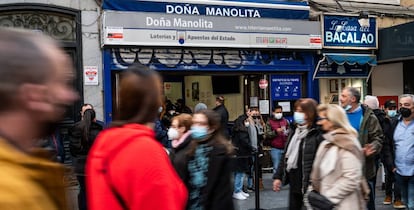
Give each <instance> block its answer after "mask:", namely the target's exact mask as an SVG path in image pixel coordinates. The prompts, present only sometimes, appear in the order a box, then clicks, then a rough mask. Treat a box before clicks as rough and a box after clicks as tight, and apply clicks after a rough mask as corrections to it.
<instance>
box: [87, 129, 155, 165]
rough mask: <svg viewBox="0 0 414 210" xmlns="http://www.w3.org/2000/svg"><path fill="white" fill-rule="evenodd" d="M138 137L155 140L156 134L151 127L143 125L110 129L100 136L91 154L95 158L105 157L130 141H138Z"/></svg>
mask: <svg viewBox="0 0 414 210" xmlns="http://www.w3.org/2000/svg"><path fill="white" fill-rule="evenodd" d="M137 137H139V138H152V139H154V138H155V133H154V131H153V130H152V129H151V128H150V127H148V126H145V125H141V124H126V125H124V126H121V127H113V128H109V129H106V130H104V131H102V132H101V133H100V134H99V135H98V137H97V139H96V141H95V143H94V145H93V147H92V149H91V152H93V156H94V157H104V156H107V154H108V153H111V152H112V151H115V150H117V149H120V148H121V147H122V146H124V145H125V144H128V143H129V141H132V140H136V138H137Z"/></svg>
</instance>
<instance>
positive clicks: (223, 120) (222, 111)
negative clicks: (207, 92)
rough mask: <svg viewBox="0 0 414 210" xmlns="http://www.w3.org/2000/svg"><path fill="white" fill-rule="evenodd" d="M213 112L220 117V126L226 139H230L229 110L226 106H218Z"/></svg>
mask: <svg viewBox="0 0 414 210" xmlns="http://www.w3.org/2000/svg"><path fill="white" fill-rule="evenodd" d="M213 110H214V111H215V112H217V113H218V114H219V115H220V125H221V130H222V132H223V135H224V137H226V138H229V131H228V130H227V123H228V122H229V112H228V111H227V108H226V107H225V106H224V104H222V105H219V106H216V107H215V108H214V109H213Z"/></svg>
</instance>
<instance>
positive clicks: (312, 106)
mask: <svg viewBox="0 0 414 210" xmlns="http://www.w3.org/2000/svg"><path fill="white" fill-rule="evenodd" d="M294 106H295V110H296V108H298V107H300V108H301V109H302V112H303V113H305V115H306V116H307V119H306V122H307V125H308V127H309V128H310V127H312V126H313V125H314V124H315V122H316V117H317V110H316V107H317V106H318V102H316V101H315V100H314V99H312V98H301V99H299V100H297V101H296V102H295V105H294Z"/></svg>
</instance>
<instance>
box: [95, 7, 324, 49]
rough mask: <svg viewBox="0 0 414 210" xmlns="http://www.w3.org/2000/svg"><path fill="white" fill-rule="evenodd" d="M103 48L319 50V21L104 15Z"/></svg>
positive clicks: (147, 14) (136, 13)
mask: <svg viewBox="0 0 414 210" xmlns="http://www.w3.org/2000/svg"><path fill="white" fill-rule="evenodd" d="M103 19H104V34H103V45H142V46H154V45H156V46H189V47H242V48H291V49H321V48H322V44H321V35H320V31H319V30H318V28H319V27H320V23H319V22H314V21H304V20H276V19H265V18H261V19H256V18H240V17H232V18H229V17H215V16H192V15H174V14H160V13H147V12H119V11H105V12H104V17H103Z"/></svg>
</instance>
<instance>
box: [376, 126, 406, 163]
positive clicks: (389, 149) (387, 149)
mask: <svg viewBox="0 0 414 210" xmlns="http://www.w3.org/2000/svg"><path fill="white" fill-rule="evenodd" d="M401 120H402V119H401V118H400V119H393V120H391V123H390V129H389V131H388V132H387V133H389V134H390V135H391V136H390V138H386V139H385V140H384V144H383V148H382V150H383V151H382V152H381V153H382V155H383V160H382V161H383V163H384V165H385V167H386V168H387V170H388V171H392V170H393V169H394V168H396V166H395V162H394V161H395V142H394V132H395V128H396V127H397V125H398V123H399V122H401Z"/></svg>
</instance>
